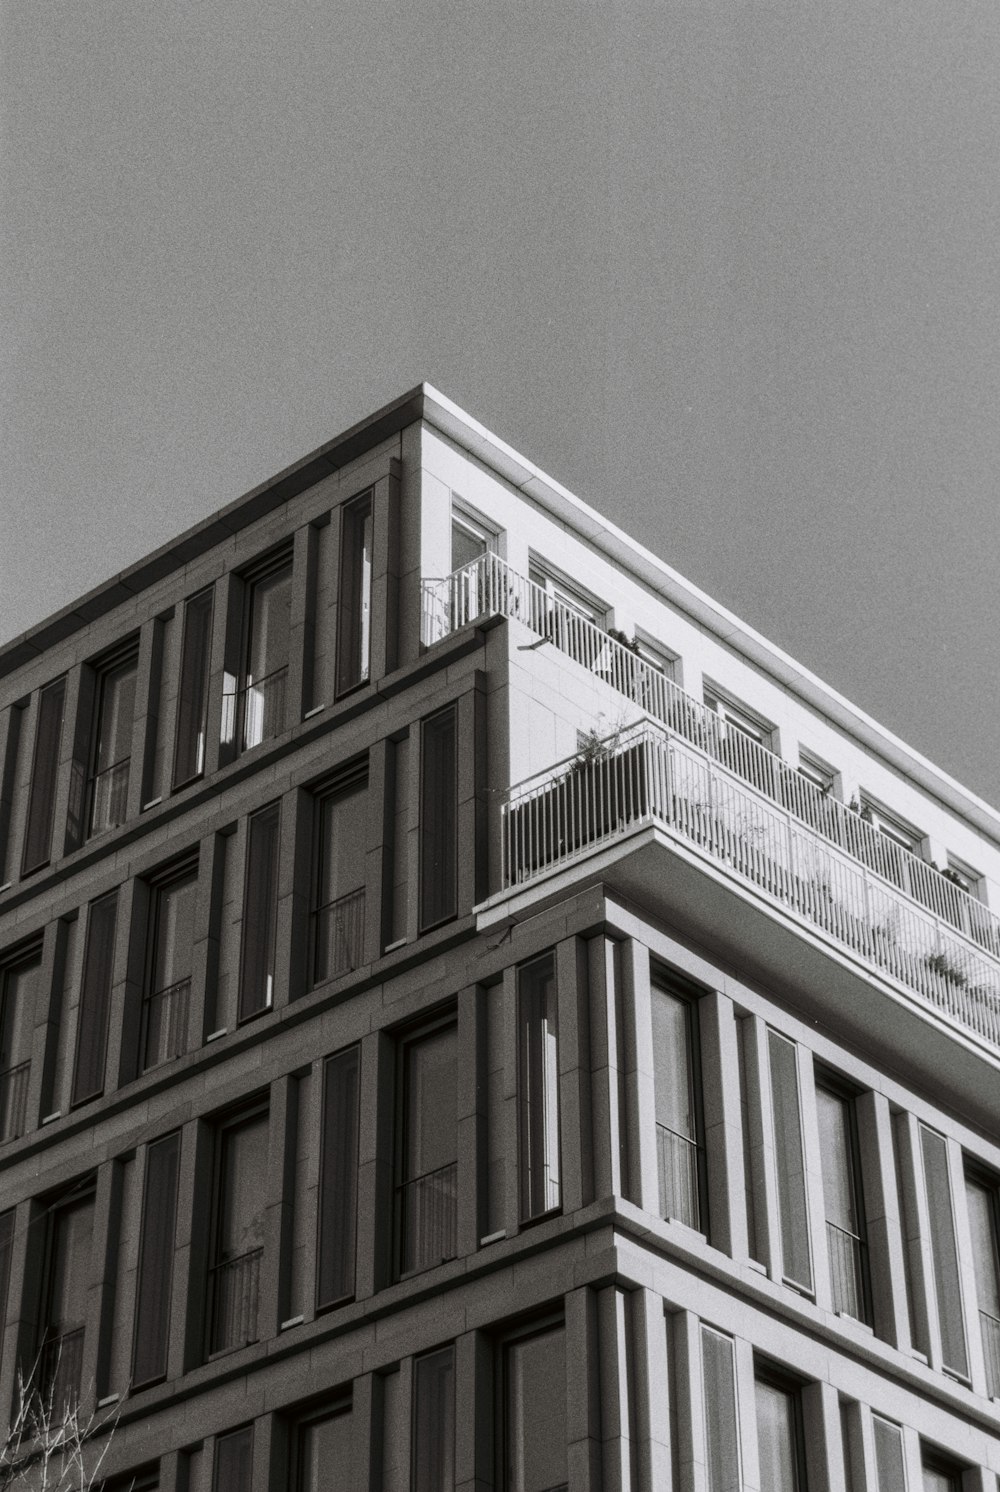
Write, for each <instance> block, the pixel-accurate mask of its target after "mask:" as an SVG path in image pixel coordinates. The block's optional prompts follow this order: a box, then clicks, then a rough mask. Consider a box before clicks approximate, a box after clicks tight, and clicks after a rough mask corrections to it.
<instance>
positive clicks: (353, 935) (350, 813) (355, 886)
mask: <svg viewBox="0 0 1000 1492" xmlns="http://www.w3.org/2000/svg"><path fill="white" fill-rule="evenodd" d="M367 815H368V783H367V780H365V781H361V782H355V783H353V784H351V785H350V786H346V785H341V786H338V788H337V789H336V790H335V791H332V792H330V793H327V794H325V795H324V796H323V797H321V798H320V799H319V802H318V804H317V826H316V829H317V833H316V838H317V846H316V850H317V853H316V871H315V880H314V892H313V937H312V946H313V983H314V984H321V983H322V982H323V981H324V980H326V979H335V978H336V977H337V975H339V974H346V973H348V972H349V971H350V970H351V969H356V968H358V966H359V965H360V964H361V963H362V961H363V958H364V947H365V870H366V866H365V860H366V847H367V843H368V824H367Z"/></svg>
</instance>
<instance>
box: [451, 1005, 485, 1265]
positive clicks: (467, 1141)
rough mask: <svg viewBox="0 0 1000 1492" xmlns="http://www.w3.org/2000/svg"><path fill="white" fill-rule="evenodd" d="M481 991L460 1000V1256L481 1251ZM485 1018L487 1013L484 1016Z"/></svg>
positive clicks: (457, 1116) (458, 1099) (482, 1179)
mask: <svg viewBox="0 0 1000 1492" xmlns="http://www.w3.org/2000/svg"><path fill="white" fill-rule="evenodd" d="M479 996H480V991H479V990H478V989H477V987H476V986H475V985H470V986H469V988H467V989H464V990H462V991H461V993H460V994H459V997H458V1064H457V1066H458V1080H457V1092H456V1095H455V1096H456V1119H457V1127H458V1136H457V1141H458V1144H457V1149H458V1254H459V1257H462V1256H463V1255H467V1254H474V1253H475V1252H476V1249H477V1248H478V1247H479V1237H480V1229H479V1220H480V1197H481V1193H482V1190H483V1182H484V1180H485V1176H484V1175H483V1173H482V1170H481V1167H480V1148H481V1147H480V1134H481V1131H482V1128H483V1125H482V1122H481V1120H480V1115H479V1102H480V1089H481V1087H483V1086H485V1085H484V1084H481V1082H480V1078H481V1074H482V1073H483V1068H482V1065H481V1061H480V1050H479V1049H480V1030H481V1020H480V1009H481V1005H482V1001H481V1000H480V998H479ZM483 1013H484V1014H485V1012H483Z"/></svg>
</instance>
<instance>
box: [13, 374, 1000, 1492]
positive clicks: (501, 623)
mask: <svg viewBox="0 0 1000 1492" xmlns="http://www.w3.org/2000/svg"><path fill="white" fill-rule="evenodd" d="M0 673H2V694H0V704H2V709H0V883H2V889H0V993H2V1005H0V1042H2V1045H0V1141H2V1148H0V1166H2V1171H0V1305H2V1304H4V1303H5V1314H4V1318H3V1325H4V1331H3V1349H2V1357H0V1402H2V1403H3V1404H4V1405H5V1406H6V1405H9V1404H10V1403H11V1402H12V1399H13V1398H14V1396H15V1392H16V1390H15V1381H16V1374H17V1370H18V1366H19V1365H20V1367H21V1368H22V1369H23V1370H25V1371H32V1370H33V1371H34V1373H35V1381H36V1382H37V1383H38V1384H39V1385H40V1387H41V1389H42V1390H43V1392H46V1393H50V1394H51V1396H52V1398H53V1401H54V1402H55V1403H56V1404H57V1405H58V1404H64V1403H74V1402H77V1401H79V1402H80V1404H81V1406H82V1409H83V1411H84V1414H85V1416H86V1415H87V1414H89V1413H91V1412H94V1411H96V1412H98V1414H99V1415H104V1416H106V1415H108V1414H109V1413H110V1414H112V1415H113V1420H114V1426H115V1428H114V1430H113V1433H112V1434H111V1440H110V1448H109V1450H108V1455H107V1460H106V1462H105V1465H104V1468H103V1470H104V1472H105V1473H106V1475H107V1476H108V1477H109V1478H111V1483H112V1485H114V1486H115V1487H120V1488H124V1487H136V1488H140V1487H141V1488H143V1489H145V1488H151V1487H159V1488H160V1489H161V1492H266V1489H275V1492H286V1489H287V1492H319V1489H346V1492H355V1489H357V1492H489V1489H492V1492H557V1489H569V1492H750V1489H756V1492H921V1489H934V1492H942V1489H962V1492H997V1474H998V1472H1000V1433H998V1432H1000V1403H998V1399H1000V1271H998V1246H997V1245H998V1216H1000V1214H998V1199H1000V1119H998V1112H1000V1085H998V1058H1000V917H998V912H1000V817H998V815H997V814H996V813H995V812H994V810H992V809H991V808H989V807H987V806H986V805H985V804H984V803H982V802H981V801H979V800H978V799H977V798H975V797H974V796H973V795H972V794H971V793H969V792H967V791H966V790H965V789H964V788H963V787H961V786H960V785H959V784H958V783H957V782H955V781H953V780H952V779H950V778H949V777H947V776H946V775H944V774H943V773H942V772H940V771H938V770H937V769H936V768H935V767H933V766H932V765H931V764H930V763H928V762H927V761H925V760H924V759H923V758H922V757H920V756H918V755H917V754H916V753H915V752H913V751H911V750H910V749H909V748H908V747H906V746H905V745H903V744H902V743H901V742H900V741H898V740H897V739H896V738H895V737H893V736H892V735H890V734H889V733H888V732H887V731H885V730H884V729H882V728H881V727H880V726H879V725H877V724H876V723H875V722H874V721H873V720H871V719H870V718H869V717H868V716H866V715H865V714H863V713H862V712H861V711H859V710H857V709H856V708H855V707H854V706H852V705H851V704H849V703H848V702H847V701H846V700H845V699H843V698H841V697H840V696H839V695H838V694H836V693H835V692H834V691H832V690H831V689H829V688H827V687H826V686H825V685H824V684H822V683H821V682H820V681H819V680H818V679H816V678H815V677H814V676H813V675H811V674H810V673H809V672H808V671H807V670H805V669H803V668H802V667H800V666H799V665H798V664H796V663H795V662H794V661H793V660H792V659H791V658H789V657H788V656H786V655H785V654H784V653H783V652H781V651H780V650H779V649H777V648H775V647H773V646H772V645H771V644H770V643H768V642H766V641H765V640H764V639H763V638H762V637H760V636H759V635H757V634H756V633H755V632H754V631H752V630H751V629H750V628H749V627H747V626H745V625H744V624H743V623H741V622H740V621H738V620H737V618H735V617H734V616H732V615H731V614H729V613H728V612H726V611H725V610H724V609H723V608H722V607H720V606H718V605H716V604H715V603H714V602H713V601H711V600H710V599H709V598H708V597H706V596H705V595H703V594H702V593H701V592H700V591H698V590H697V589H696V588H695V587H693V586H691V585H690V584H688V583H687V582H686V581H684V580H683V579H682V578H681V577H680V576H678V575H677V574H676V573H675V572H674V571H672V570H671V569H669V568H668V567H667V566H666V565H665V564H663V563H662V562H661V561H660V560H658V559H657V558H655V557H654V556H653V555H652V554H650V553H648V552H647V551H646V550H644V549H643V548H641V547H640V546H639V545H638V544H636V543H634V542H633V541H632V540H631V539H629V538H628V537H627V536H626V535H625V534H624V533H622V532H621V531H620V530H619V529H617V528H616V527H615V526H614V525H613V524H611V523H609V522H607V520H606V519H604V518H603V517H601V516H600V515H599V514H598V513H596V512H594V511H593V510H592V509H590V508H588V507H587V506H586V505H585V504H583V503H582V502H580V501H578V500H577V499H576V498H575V497H573V496H572V495H571V494H570V493H568V492H567V491H565V490H564V489H563V488H562V487H560V486H559V485H558V484H557V483H556V482H554V481H552V480H551V479H550V478H549V477H547V476H545V475H544V474H543V473H542V472H540V471H539V470H538V469H537V468H536V467H534V466H533V465H532V464H531V462H530V461H528V460H526V459H525V458H523V457H521V456H519V455H517V454H516V453H515V452H514V451H513V450H511V449H510V447H508V446H507V445H505V444H504V443H503V442H502V441H500V440H498V439H497V438H496V437H495V436H493V435H491V434H490V433H489V432H488V431H487V430H485V429H484V428H483V427H482V426H480V425H478V424H477V423H476V422H475V421H474V420H473V419H471V418H469V417H468V416H467V415H465V414H464V413H463V412H462V411H461V410H459V409H458V408H456V407H455V406H454V405H453V404H452V403H451V402H450V401H449V400H448V399H446V398H444V397H443V396H442V395H441V394H439V393H437V392H436V391H435V390H434V389H432V388H430V387H428V386H427V385H422V386H421V387H419V388H417V389H416V390H414V391H413V392H411V393H409V394H407V395H405V396H404V397H403V398H401V399H399V400H398V401H396V402H395V403H393V404H391V405H389V406H388V407H387V408H385V409H383V410H380V411H379V412H378V413H377V414H375V415H373V416H372V417H371V418H370V419H367V420H365V421H364V422H363V423H362V424H360V425H358V426H356V427H355V428H354V429H352V430H349V431H348V432H347V433H346V434H344V435H342V436H340V437H339V438H338V439H336V440H334V441H332V442H331V443H330V444H329V445H327V446H324V447H323V448H322V449H320V450H319V451H317V452H315V453H314V454H312V455H310V456H308V457H306V459H305V460H303V461H302V462H300V463H299V464H298V465H296V466H295V467H293V468H291V469H290V470H288V471H286V472H283V473H282V474H281V475H280V476H278V477H276V478H275V479H274V480H273V481H270V482H268V483H266V484H265V485H264V486H262V487H260V488H259V489H257V490H256V491H254V492H251V493H250V494H249V495H248V496H247V497H245V498H243V499H241V500H240V501H239V502H237V503H234V504H233V505H231V506H230V507H228V508H225V509H223V510H222V511H221V512H220V513H218V514H216V515H215V516H214V517H212V518H210V519H208V520H206V521H205V522H204V523H202V524H200V525H199V526H198V527H196V528H194V529H191V530H189V531H188V532H187V533H185V534H182V535H181V536H180V537H179V538H178V539H177V540H175V541H174V542H173V543H171V544H169V545H167V546H166V547H165V548H163V549H161V550H159V551H157V552H156V553H155V554H153V555H151V556H150V557H149V558H148V559H146V560H144V561H142V562H141V563H140V564H138V565H134V566H133V567H131V568H130V569H129V570H126V571H124V572H123V573H122V574H120V575H118V576H116V577H115V578H114V579H113V580H111V581H109V582H108V583H107V584H105V585H102V586H100V587H99V588H98V589H97V590H95V591H92V592H91V593H90V594H88V595H86V596H84V597H83V598H82V599H81V600H80V601H79V602H77V603H76V604H75V605H73V606H71V607H68V608H67V609H66V610H64V611H63V612H60V613H59V614H58V615H57V616H55V617H53V618H51V619H49V620H48V621H46V622H44V623H42V624H41V625H39V626H38V627H35V628H34V629H32V630H31V631H30V632H28V633H26V634H25V635H23V636H22V637H19V638H16V639H15V640H14V641H13V642H11V643H10V644H8V645H7V646H6V648H4V649H3V650H2V651H0Z"/></svg>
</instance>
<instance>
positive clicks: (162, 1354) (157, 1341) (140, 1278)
mask: <svg viewBox="0 0 1000 1492" xmlns="http://www.w3.org/2000/svg"><path fill="white" fill-rule="evenodd" d="M180 1154H181V1137H180V1135H179V1134H172V1135H167V1136H166V1138H165V1139H162V1140H157V1141H156V1142H155V1144H152V1145H150V1146H149V1149H148V1150H147V1152H146V1186H145V1192H144V1195H143V1200H142V1233H141V1237H140V1240H139V1268H138V1275H137V1280H136V1299H135V1334H134V1338H133V1348H132V1387H133V1388H139V1387H141V1386H142V1385H143V1384H145V1383H154V1382H155V1381H156V1380H157V1379H159V1378H163V1377H165V1376H166V1372H167V1345H168V1342H169V1338H170V1297H171V1284H172V1280H173V1263H174V1227H175V1224H176V1220H177V1173H178V1167H179V1165H180Z"/></svg>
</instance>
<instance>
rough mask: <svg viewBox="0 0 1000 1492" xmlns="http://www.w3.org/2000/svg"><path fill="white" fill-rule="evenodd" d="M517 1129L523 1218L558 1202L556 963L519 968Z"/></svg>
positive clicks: (544, 960)
mask: <svg viewBox="0 0 1000 1492" xmlns="http://www.w3.org/2000/svg"><path fill="white" fill-rule="evenodd" d="M518 1027H519V1031H518V1096H519V1102H518V1129H519V1148H520V1161H521V1212H522V1216H524V1217H526V1218H529V1217H537V1216H539V1215H540V1214H541V1213H543V1212H548V1211H549V1210H550V1209H552V1208H554V1207H558V1206H559V1201H560V1166H559V1050H558V1026H557V1019H556V981H555V961H554V959H553V958H552V956H551V954H547V955H546V956H545V957H544V958H541V959H537V960H536V961H535V962H534V963H533V964H528V965H527V967H525V968H523V969H520V970H519V971H518Z"/></svg>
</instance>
